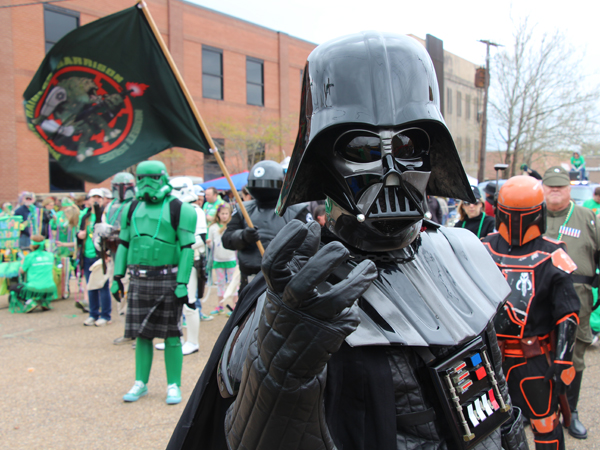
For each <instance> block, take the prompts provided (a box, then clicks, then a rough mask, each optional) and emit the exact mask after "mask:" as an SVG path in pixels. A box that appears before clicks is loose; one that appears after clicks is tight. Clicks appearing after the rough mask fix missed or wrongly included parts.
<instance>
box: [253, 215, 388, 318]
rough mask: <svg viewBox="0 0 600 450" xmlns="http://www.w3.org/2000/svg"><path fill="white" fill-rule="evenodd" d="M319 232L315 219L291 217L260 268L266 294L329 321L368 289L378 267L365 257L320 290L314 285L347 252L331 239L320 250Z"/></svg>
mask: <svg viewBox="0 0 600 450" xmlns="http://www.w3.org/2000/svg"><path fill="white" fill-rule="evenodd" d="M320 236H321V227H320V225H319V224H318V223H317V222H310V223H308V224H303V223H302V222H300V221H298V220H293V221H291V222H290V223H288V224H287V225H286V226H285V227H284V228H283V230H281V232H279V233H278V234H277V236H276V237H275V239H273V241H272V242H271V244H270V245H269V248H268V249H267V252H265V255H264V257H263V262H262V271H263V274H264V276H265V280H266V282H267V285H268V287H269V288H268V291H267V292H268V294H267V295H269V296H271V297H275V298H277V299H278V300H279V301H282V302H283V303H284V304H285V305H286V306H288V307H290V308H292V309H295V310H297V311H299V312H303V313H306V314H309V315H311V316H313V317H315V318H317V319H320V320H325V321H331V320H333V319H336V318H337V316H338V315H339V314H340V313H341V312H342V311H343V310H344V309H346V308H348V307H350V306H352V304H353V303H354V302H355V301H356V300H357V299H358V298H359V297H360V296H361V295H362V294H363V292H364V291H366V290H367V288H368V287H369V286H370V285H371V282H372V281H373V280H374V279H375V278H376V277H377V269H376V267H375V264H373V263H372V262H371V261H369V260H365V261H363V262H361V263H360V264H359V265H358V266H356V267H355V268H354V269H353V270H352V271H351V272H350V274H348V276H347V277H346V278H345V279H344V280H342V281H340V282H339V283H337V284H335V285H333V286H331V288H330V289H327V290H326V292H322V293H319V292H318V291H317V286H318V285H319V284H321V283H323V282H324V281H325V280H326V279H327V278H328V277H329V275H331V273H332V272H333V271H334V270H335V269H336V268H337V267H338V266H340V265H341V264H342V263H343V262H344V261H346V260H347V259H348V257H349V255H350V252H349V251H348V249H346V248H345V247H344V245H343V244H342V243H340V242H331V243H329V244H327V245H326V246H324V247H323V248H321V249H320V250H319V243H320ZM317 250H318V251H317Z"/></svg>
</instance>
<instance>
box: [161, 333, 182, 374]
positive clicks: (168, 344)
mask: <svg viewBox="0 0 600 450" xmlns="http://www.w3.org/2000/svg"><path fill="white" fill-rule="evenodd" d="M165 367H166V369H167V384H173V383H176V384H177V386H181V368H182V367H183V353H182V352H181V339H180V338H179V337H169V338H167V339H165Z"/></svg>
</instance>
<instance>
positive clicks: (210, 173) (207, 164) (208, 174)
mask: <svg viewBox="0 0 600 450" xmlns="http://www.w3.org/2000/svg"><path fill="white" fill-rule="evenodd" d="M213 142H214V143H215V145H216V146H217V148H218V149H219V152H220V153H221V159H222V160H223V162H225V152H224V151H223V149H224V148H225V139H213ZM222 176H223V171H222V170H221V167H220V166H219V163H218V162H217V158H215V156H214V155H206V154H205V155H204V181H205V182H206V181H210V180H214V179H215V178H221V177H222Z"/></svg>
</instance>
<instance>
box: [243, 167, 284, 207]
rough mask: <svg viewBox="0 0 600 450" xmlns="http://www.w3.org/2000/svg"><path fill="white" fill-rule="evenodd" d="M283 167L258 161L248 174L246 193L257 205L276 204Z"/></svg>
mask: <svg viewBox="0 0 600 450" xmlns="http://www.w3.org/2000/svg"><path fill="white" fill-rule="evenodd" d="M283 177H284V174H283V167H281V165H280V164H279V163H277V162H275V161H269V160H265V161H260V162H259V163H256V164H255V165H254V166H253V167H252V169H250V173H249V174H248V186H247V188H248V191H249V192H250V194H251V195H252V197H254V199H255V200H256V201H257V202H258V203H265V204H269V203H271V204H274V203H275V202H277V198H278V197H279V193H280V192H281V187H282V186H283Z"/></svg>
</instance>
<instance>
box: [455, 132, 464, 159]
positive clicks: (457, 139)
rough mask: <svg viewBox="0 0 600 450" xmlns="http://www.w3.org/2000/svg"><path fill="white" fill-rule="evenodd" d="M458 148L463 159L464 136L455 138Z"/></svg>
mask: <svg viewBox="0 0 600 450" xmlns="http://www.w3.org/2000/svg"><path fill="white" fill-rule="evenodd" d="M455 143H456V150H458V156H459V157H460V158H461V159H462V157H463V156H462V150H463V149H462V138H459V137H457V138H456V140H455Z"/></svg>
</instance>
